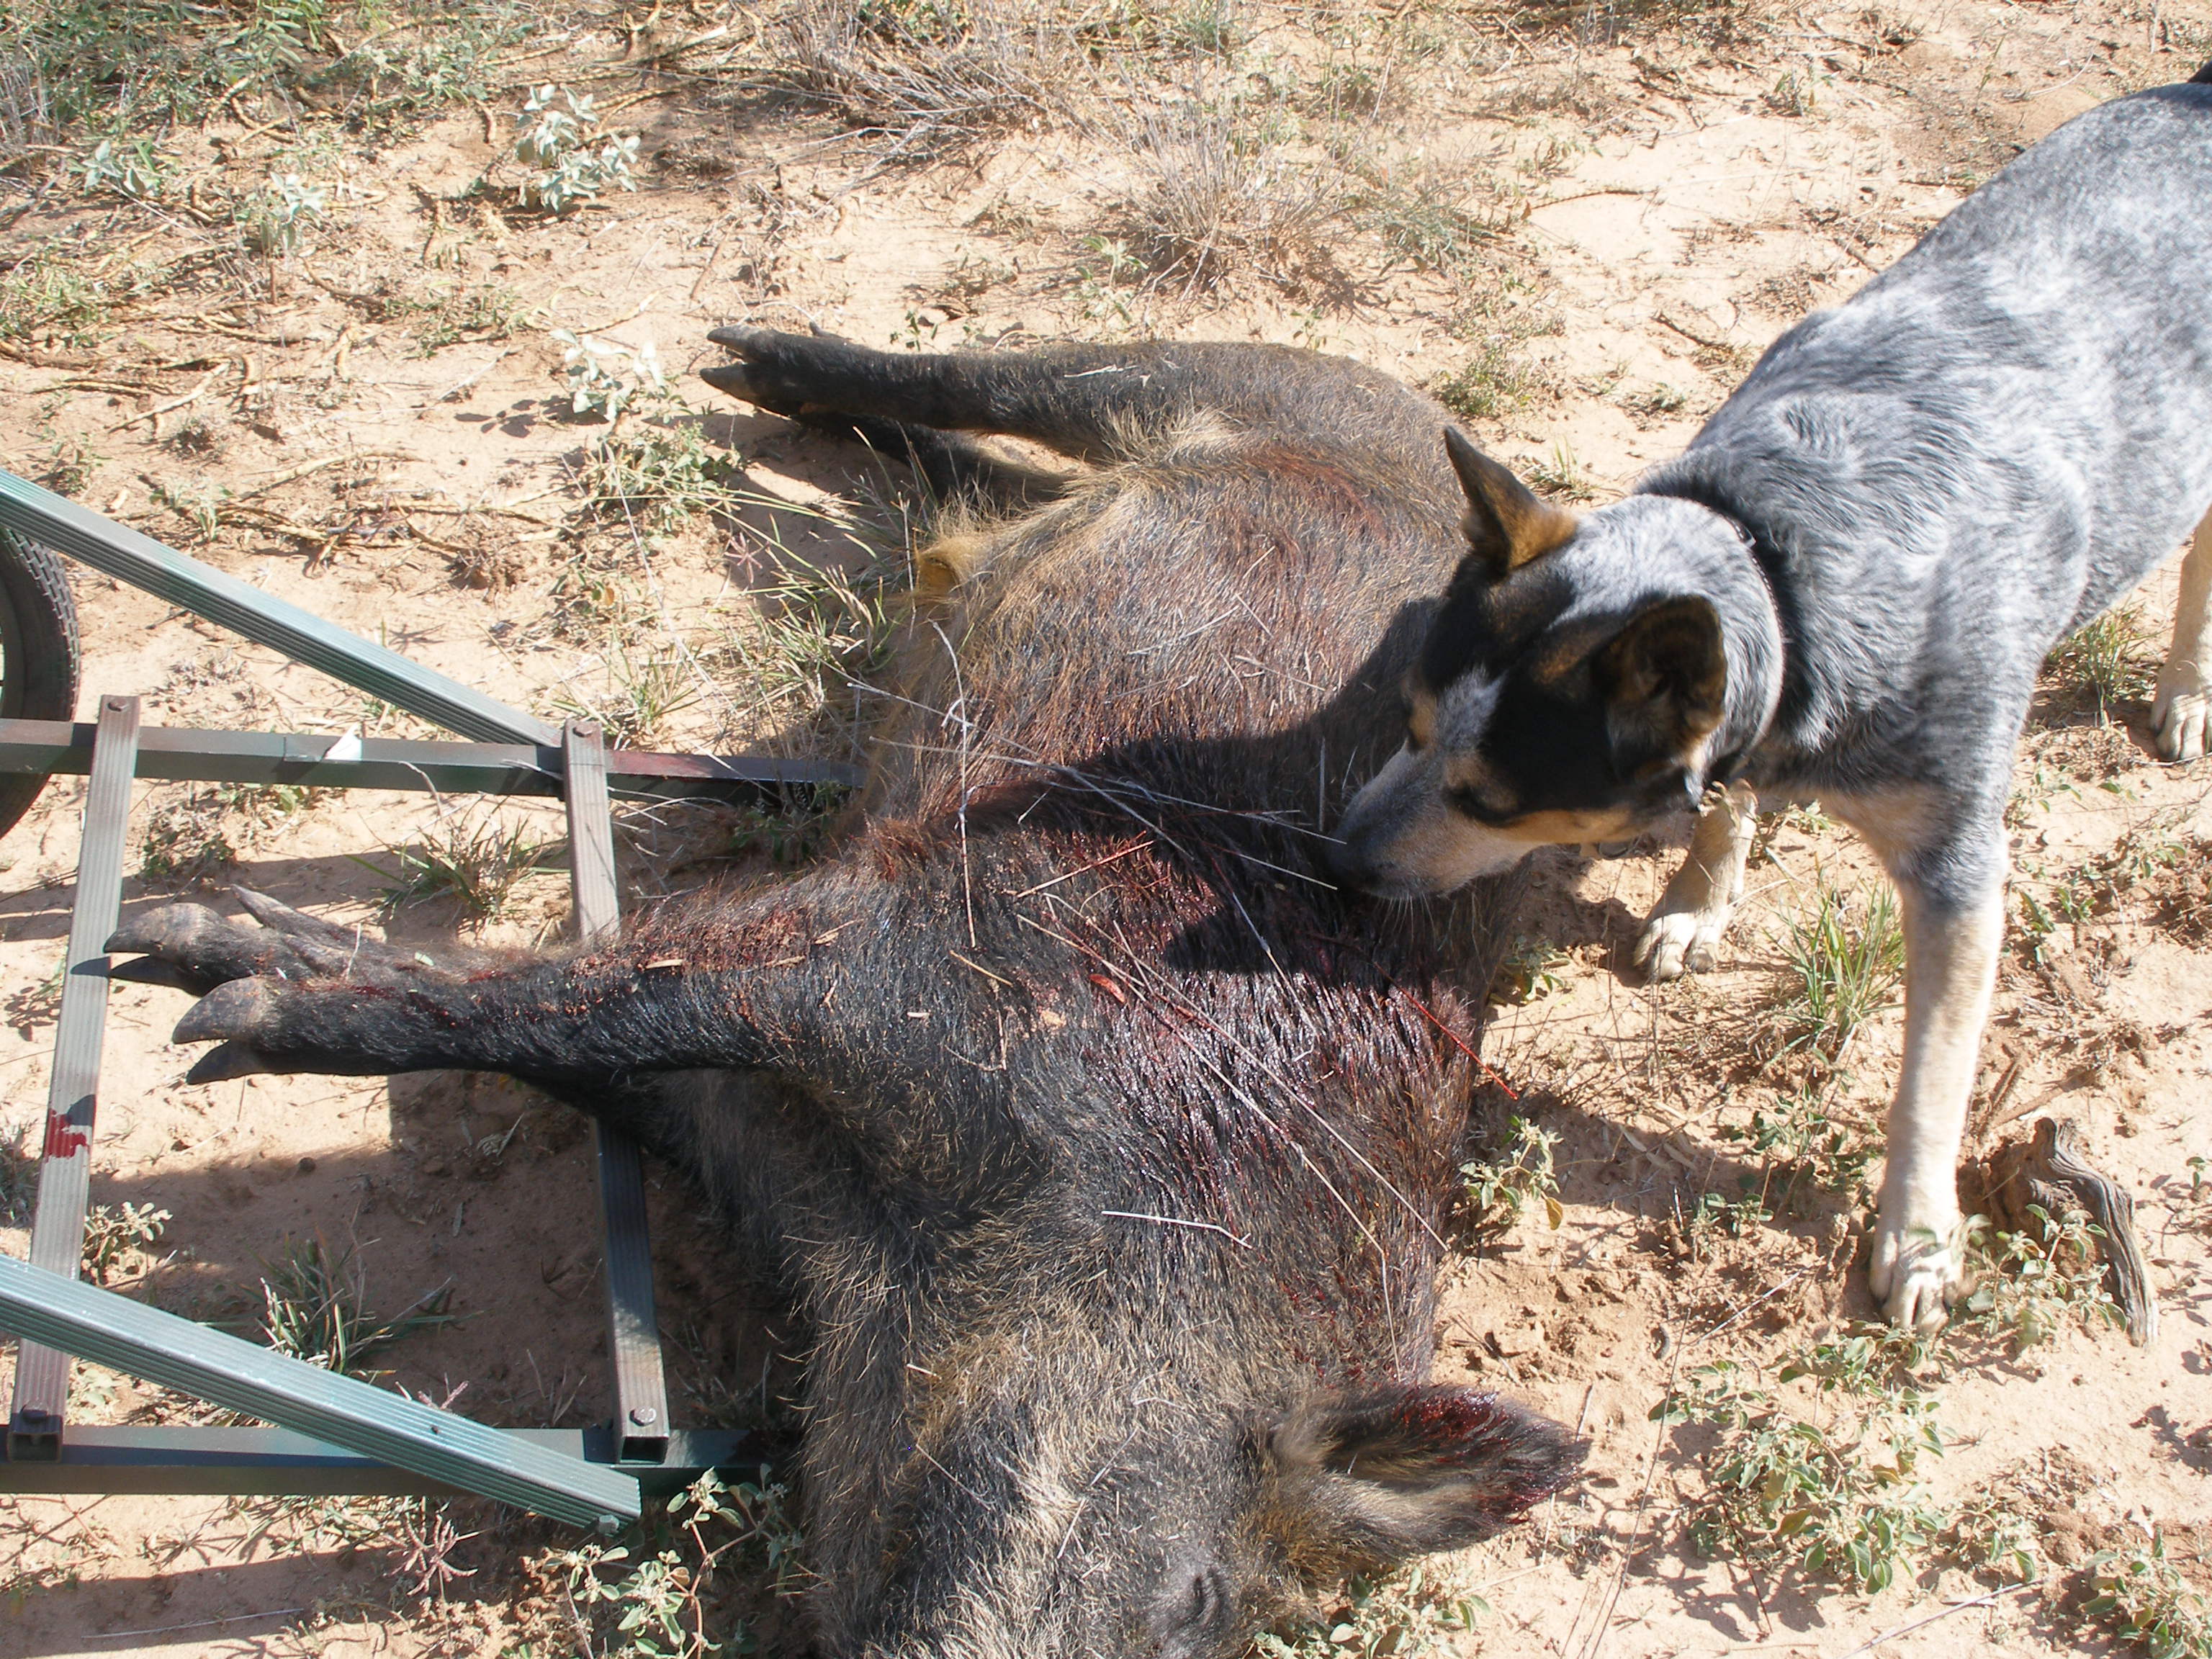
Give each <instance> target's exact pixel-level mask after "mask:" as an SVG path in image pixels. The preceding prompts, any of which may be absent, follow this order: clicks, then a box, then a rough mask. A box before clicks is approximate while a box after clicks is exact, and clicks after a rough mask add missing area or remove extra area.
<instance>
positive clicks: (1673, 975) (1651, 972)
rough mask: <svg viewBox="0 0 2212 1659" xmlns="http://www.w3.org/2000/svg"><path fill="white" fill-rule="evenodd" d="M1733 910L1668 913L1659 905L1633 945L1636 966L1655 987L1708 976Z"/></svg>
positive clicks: (1724, 907) (1720, 907)
mask: <svg viewBox="0 0 2212 1659" xmlns="http://www.w3.org/2000/svg"><path fill="white" fill-rule="evenodd" d="M1734 908H1735V907H1734V906H1732V905H1728V904H1721V905H1716V906H1711V907H1708V908H1704V909H1689V910H1670V909H1668V908H1666V906H1665V905H1664V904H1663V903H1662V905H1661V907H1660V908H1659V909H1657V910H1656V911H1655V912H1654V913H1653V914H1652V917H1651V920H1650V921H1647V922H1645V923H1644V932H1643V934H1642V935H1641V936H1640V937H1639V938H1638V939H1637V941H1636V957H1635V962H1636V966H1637V967H1638V968H1640V969H1643V970H1644V975H1645V976H1646V977H1647V978H1649V979H1650V980H1651V981H1653V982H1654V983H1656V982H1657V981H1661V980H1669V979H1680V978H1681V976H1682V975H1684V974H1686V973H1687V974H1702V973H1706V972H1709V971H1710V970H1711V968H1712V966H1713V962H1714V955H1715V952H1716V951H1717V949H1718V948H1719V945H1720V942H1721V935H1722V934H1723V933H1726V932H1727V931H1728V925H1729V915H1730V913H1731V912H1732V911H1733V909H1734Z"/></svg>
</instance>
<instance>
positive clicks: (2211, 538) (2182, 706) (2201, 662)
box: [2150, 517, 2212, 761]
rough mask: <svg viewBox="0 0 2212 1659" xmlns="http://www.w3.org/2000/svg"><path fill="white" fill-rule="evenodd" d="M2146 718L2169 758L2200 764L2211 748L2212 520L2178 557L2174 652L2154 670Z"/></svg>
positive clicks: (2209, 520) (2205, 522)
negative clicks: (2155, 682)
mask: <svg viewBox="0 0 2212 1659" xmlns="http://www.w3.org/2000/svg"><path fill="white" fill-rule="evenodd" d="M2150 719H2151V726H2152V727H2153V729H2154V731H2155V732H2157V734H2158V752H2159V753H2160V755H2162V756H2163V757H2165V758H2166V759H2167V760H2170V761H2193V760H2198V759H2201V758H2203V755H2204V753H2205V750H2207V749H2208V748H2212V517H2207V518H2206V519H2205V520H2204V522H2203V523H2202V524H2200V525H2198V526H2197V534H2196V536H2195V537H2194V538H2192V539H2191V542H2190V544H2189V551H2188V552H2187V553H2186V554H2185V555H2184V556H2183V557H2182V561H2181V599H2180V602H2179V604H2178V605H2176V606H2175V608H2174V615H2173V650H2172V653H2170V654H2169V655H2168V656H2167V657H2166V666H2165V667H2163V668H2161V669H2160V670H2159V671H2158V695H2157V696H2156V698H2155V699H2154V701H2153V702H2152V703H2151V706H2150Z"/></svg>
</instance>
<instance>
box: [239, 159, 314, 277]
mask: <svg viewBox="0 0 2212 1659" xmlns="http://www.w3.org/2000/svg"><path fill="white" fill-rule="evenodd" d="M329 204H330V191H328V190H327V189H325V187H324V186H323V185H311V184H309V183H307V181H306V180H305V179H301V177H300V175H299V174H298V173H271V174H270V177H269V179H268V182H267V183H265V184H264V185H262V186H261V187H260V188H259V189H258V190H256V191H252V193H251V194H249V195H247V196H246V197H245V198H244V199H242V200H241V201H240V203H239V204H238V223H239V227H240V229H241V230H243V231H244V233H245V235H246V246H248V247H250V248H252V250H253V251H254V252H256V253H263V254H266V255H268V256H269V257H270V258H272V259H275V258H288V257H289V256H290V255H292V254H295V253H297V252H299V251H300V250H301V247H302V246H305V244H306V242H307V228H308V227H309V226H310V225H313V224H319V223H320V222H322V218H323V214H324V211H325V209H326V208H327V207H328V206H329Z"/></svg>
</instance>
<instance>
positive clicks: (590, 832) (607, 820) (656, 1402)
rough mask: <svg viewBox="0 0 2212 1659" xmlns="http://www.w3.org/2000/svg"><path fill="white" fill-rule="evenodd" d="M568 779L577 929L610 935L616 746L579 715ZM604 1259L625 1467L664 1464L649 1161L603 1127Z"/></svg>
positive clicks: (615, 900)
mask: <svg viewBox="0 0 2212 1659" xmlns="http://www.w3.org/2000/svg"><path fill="white" fill-rule="evenodd" d="M562 749H563V751H564V754H565V757H566V759H567V763H568V860H569V868H570V871H571V872H572V877H571V879H572V882H573V884H574V891H575V896H576V934H577V937H578V938H579V939H582V940H584V941H586V943H589V942H592V941H594V940H599V939H611V938H612V937H613V935H614V933H615V932H616V930H617V927H620V925H621V922H622V914H621V901H620V898H619V897H618V896H617V889H616V887H615V836H614V823H613V820H612V819H611V817H609V816H608V812H607V751H606V746H605V744H603V743H602V742H601V741H600V738H599V724H598V722H596V721H593V720H571V721H569V722H568V729H567V730H566V731H565V732H562ZM599 1225H600V1234H601V1240H602V1250H601V1260H602V1261H603V1262H604V1263H605V1268H604V1276H605V1279H606V1288H607V1357H608V1358H610V1359H611V1360H612V1361H613V1363H614V1373H615V1401H614V1406H615V1414H614V1430H615V1432H616V1433H617V1435H619V1436H620V1437H621V1438H622V1458H623V1462H625V1463H632V1462H659V1460H660V1459H661V1458H662V1457H664V1456H665V1455H667V1451H668V1426H669V1425H668V1381H667V1377H666V1376H665V1374H664V1372H663V1370H662V1367H661V1362H660V1322H659V1317H658V1316H657V1315H656V1314H655V1312H654V1310H653V1240H652V1235H651V1232H650V1231H649V1230H648V1228H647V1223H646V1214H645V1165H644V1163H643V1161H642V1159H641V1158H640V1156H639V1153H638V1147H637V1143H636V1142H635V1140H632V1139H630V1138H629V1136H628V1135H626V1134H623V1133H622V1132H621V1131H619V1130H617V1129H611V1128H609V1127H607V1126H606V1125H605V1124H604V1123H602V1124H600V1125H599Z"/></svg>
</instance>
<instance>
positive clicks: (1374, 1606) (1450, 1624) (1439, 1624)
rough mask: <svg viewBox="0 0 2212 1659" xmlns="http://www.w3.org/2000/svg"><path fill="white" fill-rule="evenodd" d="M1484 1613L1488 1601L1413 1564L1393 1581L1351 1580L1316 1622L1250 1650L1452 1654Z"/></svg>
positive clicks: (1277, 1658) (1313, 1656) (1398, 1657)
mask: <svg viewBox="0 0 2212 1659" xmlns="http://www.w3.org/2000/svg"><path fill="white" fill-rule="evenodd" d="M1489 1613H1490V1604H1489V1603H1488V1602H1487V1601H1484V1600H1483V1599H1482V1598H1481V1597H1480V1595H1475V1594H1474V1592H1473V1591H1472V1590H1468V1589H1463V1588H1462V1587H1460V1586H1458V1585H1456V1584H1455V1583H1452V1582H1451V1581H1450V1580H1449V1578H1448V1577H1443V1576H1441V1575H1438V1574H1437V1572H1436V1568H1435V1564H1426V1565H1414V1566H1413V1567H1411V1568H1409V1569H1407V1571H1405V1572H1404V1573H1402V1574H1400V1575H1398V1576H1396V1577H1389V1578H1383V1579H1380V1580H1377V1579H1370V1578H1354V1579H1353V1580H1352V1582H1351V1583H1349V1584H1347V1585H1346V1587H1345V1594H1344V1600H1343V1601H1342V1602H1341V1603H1340V1604H1339V1605H1338V1606H1336V1607H1331V1608H1329V1609H1328V1612H1327V1613H1324V1614H1323V1615H1322V1617H1321V1618H1320V1619H1318V1620H1315V1621H1314V1622H1313V1623H1312V1624H1310V1625H1308V1626H1305V1627H1304V1628H1303V1629H1300V1630H1295V1631H1291V1632H1286V1633H1282V1634H1278V1633H1276V1632H1272V1631H1271V1632H1265V1633H1263V1634H1261V1636H1260V1637H1258V1638H1256V1639H1255V1641H1254V1642H1253V1644H1252V1650H1253V1651H1254V1653H1255V1654H1257V1655H1259V1656H1260V1659H1383V1655H1386V1654H1387V1655H1389V1656H1391V1659H1418V1656H1419V1655H1422V1654H1427V1653H1451V1652H1455V1651H1456V1650H1457V1649H1458V1646H1459V1642H1460V1638H1462V1637H1464V1636H1465V1635H1467V1633H1468V1632H1471V1631H1473V1630H1474V1628H1475V1627H1476V1626H1477V1625H1478V1624H1479V1623H1480V1620H1483V1619H1484V1618H1486V1616H1488V1614H1489Z"/></svg>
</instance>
